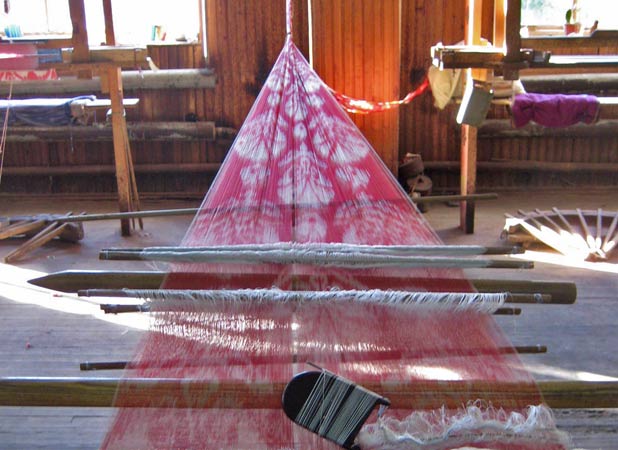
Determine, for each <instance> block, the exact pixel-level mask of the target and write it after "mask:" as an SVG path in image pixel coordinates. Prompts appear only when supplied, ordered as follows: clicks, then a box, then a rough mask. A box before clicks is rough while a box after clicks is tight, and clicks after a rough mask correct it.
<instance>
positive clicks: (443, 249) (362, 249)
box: [99, 243, 524, 259]
mask: <svg viewBox="0 0 618 450" xmlns="http://www.w3.org/2000/svg"><path fill="white" fill-rule="evenodd" d="M299 251H310V252H314V253H324V252H336V253H348V254H352V255H392V256H414V255H446V256H463V255H465V256H477V255H521V254H523V253H524V250H523V249H522V248H521V247H520V246H518V245H504V246H490V247H486V246H483V245H354V244H343V243H342V244H336V243H323V244H322V243H320V244H318V243H307V244H303V243H275V244H244V245H218V246H213V245H211V246H200V247H137V248H125V247H117V248H107V249H103V250H101V251H100V252H99V256H100V259H108V255H110V256H111V257H112V258H113V257H114V254H116V252H122V253H123V254H138V255H140V254H146V255H147V254H148V253H159V252H161V253H165V252H168V253H175V254H176V253H196V252H200V253H204V254H209V253H217V254H221V255H228V254H247V255H262V254H263V255H269V254H272V253H275V252H281V253H286V254H288V253H289V254H293V253H294V252H299Z"/></svg>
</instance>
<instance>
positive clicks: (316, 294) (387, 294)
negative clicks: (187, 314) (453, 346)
mask: <svg viewBox="0 0 618 450" xmlns="http://www.w3.org/2000/svg"><path fill="white" fill-rule="evenodd" d="M123 292H124V293H126V294H127V296H129V297H140V298H144V299H148V300H150V302H151V305H152V306H151V310H152V311H159V310H161V309H164V308H174V307H182V306H183V305H186V304H187V302H209V303H211V304H216V303H219V302H248V303H260V302H275V303H286V302H293V303H296V304H297V305H298V306H299V307H302V305H303V303H309V304H311V305H314V304H315V303H316V302H320V303H323V304H324V305H329V304H330V303H332V302H348V303H349V306H350V307H354V304H355V303H356V302H361V303H362V302H369V303H374V304H376V305H379V304H382V305H391V306H403V307H411V308H429V309H446V310H449V309H450V310H464V309H471V310H474V311H478V312H482V313H492V312H494V311H496V310H497V309H498V308H500V307H501V306H503V305H504V302H505V300H506V297H507V295H508V294H506V293H495V294H493V293H478V292H461V293H458V292H405V291H383V290H379V289H371V290H363V291H340V290H332V291H283V290H280V289H238V290H211V291H206V290H202V291H194V290H159V289H157V290H139V291H138V290H132V289H123Z"/></svg>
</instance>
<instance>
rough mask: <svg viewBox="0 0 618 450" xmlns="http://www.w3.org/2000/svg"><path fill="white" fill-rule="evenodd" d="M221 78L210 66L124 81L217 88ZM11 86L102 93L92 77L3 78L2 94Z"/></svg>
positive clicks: (33, 91) (125, 75)
mask: <svg viewBox="0 0 618 450" xmlns="http://www.w3.org/2000/svg"><path fill="white" fill-rule="evenodd" d="M132 67H134V66H132ZM216 81H217V77H216V75H215V74H214V73H213V71H212V70H210V69H165V70H157V71H156V72H153V71H149V70H146V71H136V70H131V71H123V72H122V84H123V88H124V90H125V91H130V90H144V89H213V88H214V87H215V86H216ZM9 89H12V90H11V93H12V95H13V96H17V95H27V96H28V97H29V98H32V97H33V96H36V95H51V94H54V95H57V94H66V93H75V94H81V93H84V92H100V91H101V79H100V78H98V77H95V78H93V79H91V80H83V79H77V78H73V77H62V78H61V79H58V80H45V81H24V82H20V81H13V82H9V81H0V95H6V96H8V93H9Z"/></svg>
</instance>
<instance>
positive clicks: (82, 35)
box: [69, 0, 90, 62]
mask: <svg viewBox="0 0 618 450" xmlns="http://www.w3.org/2000/svg"><path fill="white" fill-rule="evenodd" d="M69 12H70V14H71V23H72V25H73V35H72V37H71V41H72V43H73V52H72V59H73V61H74V62H87V61H88V60H89V58H90V48H89V47H88V29H87V27H86V9H85V8H84V0H69Z"/></svg>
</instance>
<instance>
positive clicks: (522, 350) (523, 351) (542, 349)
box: [79, 345, 547, 372]
mask: <svg viewBox="0 0 618 450" xmlns="http://www.w3.org/2000/svg"><path fill="white" fill-rule="evenodd" d="M497 352H498V353H506V354H510V353H519V354H520V355H538V354H542V353H547V346H545V345H519V346H515V347H499V348H498V349H497ZM293 360H294V361H300V360H301V359H299V358H298V356H294V357H293ZM304 361H306V358H305V359H304ZM219 363H220V364H221V363H222V362H221V361H219ZM160 365H161V362H159V366H160ZM144 366H148V367H157V365H156V363H143V362H141V363H138V364H134V363H132V362H131V361H86V362H83V363H80V364H79V370H81V371H83V372H88V371H93V370H123V369H138V368H139V367H144Z"/></svg>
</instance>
